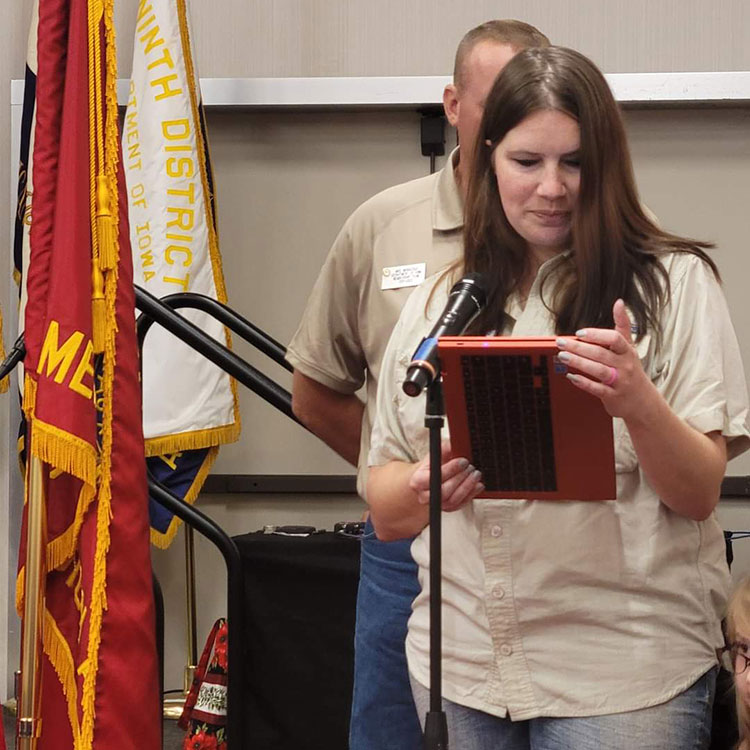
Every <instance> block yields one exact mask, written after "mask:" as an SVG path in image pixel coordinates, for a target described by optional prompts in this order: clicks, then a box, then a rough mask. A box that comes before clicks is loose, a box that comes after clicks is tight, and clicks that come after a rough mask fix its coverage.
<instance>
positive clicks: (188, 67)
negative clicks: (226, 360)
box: [176, 0, 240, 443]
mask: <svg viewBox="0 0 750 750" xmlns="http://www.w3.org/2000/svg"><path fill="white" fill-rule="evenodd" d="M176 7H177V20H178V22H179V26H180V40H181V41H182V56H183V58H184V60H185V72H186V74H187V87H188V93H189V94H190V108H191V110H192V115H193V123H194V124H195V133H196V135H195V139H196V145H197V148H196V151H197V152H198V164H199V166H200V173H201V185H202V186H203V203H204V205H205V207H206V213H207V214H208V221H207V222H206V224H207V225H208V253H209V257H210V259H211V270H212V272H213V279H214V287H215V289H216V299H217V300H218V301H219V302H221V303H223V304H226V301H227V289H226V284H225V282H224V269H223V268H222V264H221V254H220V253H219V238H218V235H217V232H216V215H215V211H214V209H215V207H216V195H215V194H213V195H212V194H211V193H210V192H209V185H208V165H207V164H206V153H208V152H209V144H208V136H207V135H206V139H205V141H204V138H203V129H202V128H201V127H200V123H201V120H200V113H199V112H198V108H199V107H201V108H202V107H203V104H202V103H201V102H199V97H198V76H197V75H196V72H195V66H194V64H193V53H192V49H191V46H192V45H191V44H190V27H189V24H188V20H187V6H186V4H185V0H177V2H176ZM211 198H213V201H212V200H211ZM224 337H225V339H226V344H227V348H228V349H230V350H231V348H232V335H231V333H230V332H229V329H228V328H227V327H226V326H224ZM229 387H230V388H231V390H232V399H233V401H234V408H233V411H234V424H235V425H236V436H235V437H231V438H227V439H226V440H223V441H220V442H227V443H230V442H234V441H235V440H237V439H238V438H239V435H240V401H239V396H238V395H237V381H236V380H235V379H234V378H229Z"/></svg>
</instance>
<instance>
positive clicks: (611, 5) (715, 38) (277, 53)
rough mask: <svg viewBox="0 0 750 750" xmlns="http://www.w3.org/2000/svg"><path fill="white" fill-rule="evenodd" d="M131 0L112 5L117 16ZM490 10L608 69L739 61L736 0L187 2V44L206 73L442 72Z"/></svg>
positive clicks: (744, 19)
mask: <svg viewBox="0 0 750 750" xmlns="http://www.w3.org/2000/svg"><path fill="white" fill-rule="evenodd" d="M136 4H137V3H135V2H132V3H128V4H121V6H120V11H119V12H120V14H121V17H122V19H123V22H124V23H123V26H124V25H126V23H128V22H130V23H132V19H133V16H134V13H135V10H134V8H133V7H132V6H135V5H136ZM498 16H500V17H503V18H518V19H521V20H523V21H526V22H528V23H531V24H534V25H536V26H538V27H539V28H540V29H541V30H542V31H543V32H545V33H546V34H547V35H548V36H549V37H550V39H552V41H553V42H555V43H556V44H563V45H567V46H570V47H575V48H576V49H579V50H580V51H581V52H583V53H584V54H586V55H588V56H590V57H591V58H593V59H594V60H596V61H597V63H598V64H599V65H600V66H601V68H602V69H603V70H604V71H605V72H608V73H628V72H643V71H660V72H664V71H677V70H691V71H692V70H750V44H748V41H749V37H750V8H749V7H748V3H747V2H746V0H722V1H721V2H715V3H710V2H707V0H504V1H503V2H497V0H494V1H490V0H467V1H466V2H456V1H455V0H409V2H403V0H378V1H377V2H372V0H349V1H348V2H347V1H345V0H229V1H228V2H224V3H220V4H218V5H217V4H216V3H213V2H193V3H192V17H193V21H194V23H193V27H194V29H195V35H194V36H195V46H196V54H197V56H198V61H199V64H200V69H201V74H202V75H204V76H206V77H210V78H220V77H236V76H238V77H240V76H248V77H252V76H269V77H283V76H375V75H380V76H384V75H445V74H447V73H449V72H450V70H451V69H452V59H453V53H454V51H455V48H456V44H457V43H458V41H459V39H460V38H461V35H462V34H463V32H464V31H466V30H467V29H469V28H471V27H472V26H475V25H476V24H479V23H481V22H483V21H486V20H487V19H489V18H496V17H498ZM127 46H128V45H127V44H126V43H125V42H123V43H122V44H121V48H122V52H123V56H122V58H121V60H122V65H123V68H122V69H123V71H127V70H129V67H130V62H129V51H127V50H126V48H127Z"/></svg>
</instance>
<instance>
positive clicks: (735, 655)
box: [721, 643, 750, 674]
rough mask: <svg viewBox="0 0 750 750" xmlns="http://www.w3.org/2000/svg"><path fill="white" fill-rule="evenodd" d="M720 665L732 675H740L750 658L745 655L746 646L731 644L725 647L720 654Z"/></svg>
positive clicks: (749, 662)
mask: <svg viewBox="0 0 750 750" xmlns="http://www.w3.org/2000/svg"><path fill="white" fill-rule="evenodd" d="M721 663H722V666H723V667H724V669H726V670H727V671H728V672H734V674H742V673H743V672H744V671H745V670H746V669H747V667H748V664H750V656H748V655H747V646H744V645H741V644H739V643H733V644H732V645H731V646H725V647H724V648H723V649H722V653H721Z"/></svg>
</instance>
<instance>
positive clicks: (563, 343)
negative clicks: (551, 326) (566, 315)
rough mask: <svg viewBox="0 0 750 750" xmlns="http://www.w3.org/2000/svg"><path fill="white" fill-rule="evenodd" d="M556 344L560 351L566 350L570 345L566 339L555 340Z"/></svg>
mask: <svg viewBox="0 0 750 750" xmlns="http://www.w3.org/2000/svg"><path fill="white" fill-rule="evenodd" d="M555 343H556V344H557V345H558V347H560V349H564V348H565V347H566V346H567V345H568V342H567V341H566V340H565V339H555Z"/></svg>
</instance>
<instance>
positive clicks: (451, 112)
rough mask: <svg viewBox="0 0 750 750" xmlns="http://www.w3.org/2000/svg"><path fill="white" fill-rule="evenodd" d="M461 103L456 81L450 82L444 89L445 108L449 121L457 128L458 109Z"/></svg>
mask: <svg viewBox="0 0 750 750" xmlns="http://www.w3.org/2000/svg"><path fill="white" fill-rule="evenodd" d="M460 107H461V103H460V102H459V100H458V90H457V89H456V85H455V84H454V83H449V84H448V85H447V86H446V87H445V89H444V90H443V109H444V110H445V116H446V118H447V119H448V122H449V123H450V124H451V125H452V126H453V127H454V128H455V127H456V125H457V123H458V111H459V109H460Z"/></svg>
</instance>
